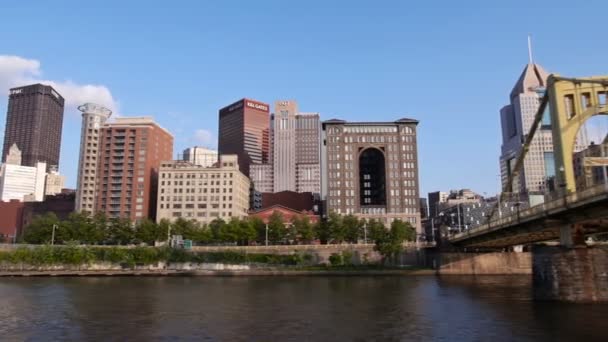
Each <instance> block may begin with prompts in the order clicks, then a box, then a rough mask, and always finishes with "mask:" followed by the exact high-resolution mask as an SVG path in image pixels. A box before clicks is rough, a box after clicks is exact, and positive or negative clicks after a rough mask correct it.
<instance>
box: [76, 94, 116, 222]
mask: <svg viewBox="0 0 608 342" xmlns="http://www.w3.org/2000/svg"><path fill="white" fill-rule="evenodd" d="M78 110H80V111H81V112H82V127H81V129H80V156H79V158H78V180H77V185H76V205H75V210H76V211H77V212H87V213H93V212H94V210H95V200H96V189H97V188H96V186H97V182H98V178H97V170H98V165H99V151H100V149H101V134H102V128H103V126H104V124H105V123H106V121H107V120H108V118H109V117H110V115H112V111H111V110H109V109H107V108H105V107H103V106H100V105H97V104H94V103H86V104H84V105H82V106H79V107H78Z"/></svg>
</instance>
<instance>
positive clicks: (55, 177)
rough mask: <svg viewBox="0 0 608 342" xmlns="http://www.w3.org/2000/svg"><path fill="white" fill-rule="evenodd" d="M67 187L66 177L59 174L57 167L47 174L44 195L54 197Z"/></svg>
mask: <svg viewBox="0 0 608 342" xmlns="http://www.w3.org/2000/svg"><path fill="white" fill-rule="evenodd" d="M64 185H65V176H63V175H61V174H59V171H57V169H56V168H55V167H53V168H51V170H50V171H49V172H48V173H47V174H46V180H45V182H44V195H45V196H54V195H57V194H60V193H61V190H62V189H63V186H64Z"/></svg>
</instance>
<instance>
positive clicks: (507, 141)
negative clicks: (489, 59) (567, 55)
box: [500, 61, 586, 194]
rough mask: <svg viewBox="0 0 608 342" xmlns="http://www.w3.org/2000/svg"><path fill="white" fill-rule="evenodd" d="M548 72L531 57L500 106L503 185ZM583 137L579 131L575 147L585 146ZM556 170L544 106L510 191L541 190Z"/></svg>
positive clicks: (522, 140)
mask: <svg viewBox="0 0 608 342" xmlns="http://www.w3.org/2000/svg"><path fill="white" fill-rule="evenodd" d="M548 76H549V74H548V73H547V72H546V71H545V70H544V69H543V68H542V67H541V66H540V65H538V64H536V63H533V62H532V61H530V63H529V64H527V65H526V67H525V68H524V71H523V72H522V73H521V76H520V77H519V79H518V80H517V82H516V83H515V86H514V87H513V89H512V90H511V94H510V97H509V99H510V104H508V105H506V106H504V107H503V108H502V109H501V110H500V120H501V127H502V147H501V151H502V153H501V156H500V173H501V179H502V185H503V188H504V186H505V184H506V183H507V180H508V178H509V176H510V175H511V173H512V172H513V167H514V166H515V165H514V164H515V161H516V159H517V157H518V155H519V154H520V153H521V151H522V147H523V143H524V141H525V137H526V136H527V135H528V133H529V132H530V128H531V126H532V123H533V121H534V116H535V115H536V112H537V111H538V107H539V105H540V100H541V99H542V97H543V96H544V94H545V89H546V88H545V87H546V85H547V77H548ZM585 140H586V139H585V138H584V136H583V135H581V134H579V139H578V143H577V146H576V147H575V150H576V151H579V150H581V149H582V148H584V146H585V145H586V142H585ZM555 171H556V170H555V164H554V159H553V137H552V133H551V118H550V115H549V108H548V106H547V109H546V112H545V114H544V117H543V120H542V123H541V125H540V126H539V129H538V130H537V131H536V134H535V135H534V138H533V139H532V142H531V143H530V146H529V150H528V154H527V156H526V158H525V159H524V164H523V170H521V171H520V172H519V174H518V177H516V178H515V179H514V181H513V186H512V189H510V192H514V193H528V194H534V193H542V192H544V191H545V186H546V183H547V179H549V178H552V177H554V176H555Z"/></svg>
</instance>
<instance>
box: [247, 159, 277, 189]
mask: <svg viewBox="0 0 608 342" xmlns="http://www.w3.org/2000/svg"><path fill="white" fill-rule="evenodd" d="M249 174H250V177H249V178H250V179H251V182H252V183H253V184H254V186H255V191H258V192H264V193H267V192H273V189H274V183H273V182H274V175H273V165H272V164H252V165H251V167H250V169H249Z"/></svg>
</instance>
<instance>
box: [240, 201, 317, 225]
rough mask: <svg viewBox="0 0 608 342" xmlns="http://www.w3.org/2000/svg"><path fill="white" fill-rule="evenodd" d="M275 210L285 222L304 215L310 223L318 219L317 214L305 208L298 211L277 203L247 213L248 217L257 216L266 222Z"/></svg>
mask: <svg viewBox="0 0 608 342" xmlns="http://www.w3.org/2000/svg"><path fill="white" fill-rule="evenodd" d="M275 211H276V212H279V213H281V215H282V216H283V222H285V223H289V222H291V220H292V219H293V218H294V217H304V216H306V217H308V219H309V220H310V222H312V223H316V222H318V221H319V215H315V214H314V213H313V212H312V211H307V210H302V211H298V210H294V209H290V208H287V207H284V206H282V205H279V204H277V205H274V206H271V207H268V208H265V209H261V210H258V211H255V212H252V213H250V214H249V217H257V218H260V219H261V220H262V221H264V223H268V220H269V218H270V216H271V215H272V214H273V213H274V212H275Z"/></svg>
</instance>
